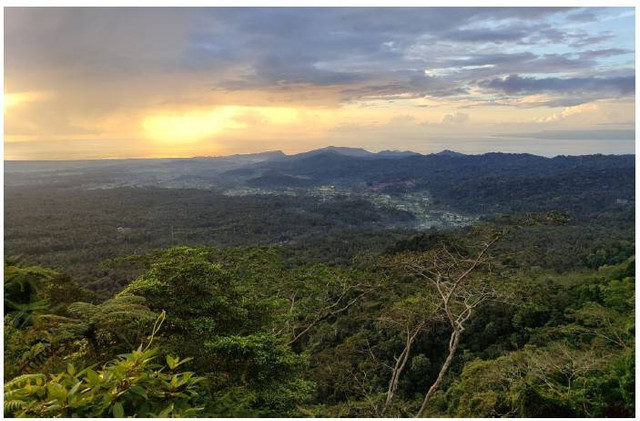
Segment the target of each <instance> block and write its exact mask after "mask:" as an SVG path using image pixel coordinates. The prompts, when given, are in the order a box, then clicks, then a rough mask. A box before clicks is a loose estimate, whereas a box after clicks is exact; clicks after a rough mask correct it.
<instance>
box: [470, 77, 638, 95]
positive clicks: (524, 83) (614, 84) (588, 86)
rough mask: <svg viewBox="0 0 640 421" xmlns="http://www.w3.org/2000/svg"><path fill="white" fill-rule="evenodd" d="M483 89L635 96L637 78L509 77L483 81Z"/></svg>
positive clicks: (509, 92) (507, 91)
mask: <svg viewBox="0 0 640 421" xmlns="http://www.w3.org/2000/svg"><path fill="white" fill-rule="evenodd" d="M479 85H480V86H481V87H483V88H487V89H493V90H497V91H502V92H504V93H507V94H527V95H529V94H535V93H542V92H585V91H587V92H609V93H612V94H622V95H627V94H633V93H634V92H635V77H634V76H624V77H610V78H607V77H575V78H557V77H549V78H539V79H538V78H534V77H523V76H519V75H509V76H507V77H504V78H498V79H492V80H487V81H482V82H480V83H479Z"/></svg>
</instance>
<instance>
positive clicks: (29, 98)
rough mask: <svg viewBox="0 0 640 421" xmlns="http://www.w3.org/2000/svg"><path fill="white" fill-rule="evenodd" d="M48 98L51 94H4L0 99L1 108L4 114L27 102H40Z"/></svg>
mask: <svg viewBox="0 0 640 421" xmlns="http://www.w3.org/2000/svg"><path fill="white" fill-rule="evenodd" d="M50 97H51V94H50V93H48V92H13V93H7V92H5V93H4V95H3V99H2V103H3V107H2V108H3V109H4V112H5V113H6V112H7V110H9V109H10V108H15V107H17V106H19V105H22V104H24V103H27V102H34V101H42V100H44V99H48V98H50Z"/></svg>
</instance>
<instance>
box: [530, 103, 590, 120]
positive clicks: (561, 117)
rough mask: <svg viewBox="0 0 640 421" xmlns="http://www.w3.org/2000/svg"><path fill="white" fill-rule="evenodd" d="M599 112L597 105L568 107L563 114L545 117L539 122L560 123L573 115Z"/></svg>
mask: <svg viewBox="0 0 640 421" xmlns="http://www.w3.org/2000/svg"><path fill="white" fill-rule="evenodd" d="M597 110H598V106H597V105H596V104H581V105H576V106H574V107H566V108H565V109H564V110H562V111H561V112H559V113H554V114H553V115H551V116H550V117H544V118H541V119H538V121H539V122H541V123H548V122H553V121H560V120H564V119H565V118H567V117H571V116H572V115H577V114H582V113H584V112H587V111H597Z"/></svg>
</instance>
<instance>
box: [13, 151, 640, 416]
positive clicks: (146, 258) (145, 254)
mask: <svg viewBox="0 0 640 421" xmlns="http://www.w3.org/2000/svg"><path fill="white" fill-rule="evenodd" d="M325 152H326V151H324V152H322V153H313V154H307V155H305V156H300V157H297V158H292V159H287V158H286V157H282V156H281V155H280V154H277V153H271V155H270V158H269V159H262V158H260V159H258V158H256V157H251V158H250V159H249V158H247V157H244V158H242V160H241V162H240V163H239V164H238V163H237V162H235V161H234V160H233V159H231V158H229V159H227V160H225V161H224V162H223V164H224V165H221V166H220V167H219V168H218V169H216V170H212V171H211V174H210V178H206V180H207V181H206V183H211V185H206V186H204V185H200V184H198V183H200V182H202V180H203V178H202V177H203V175H202V174H201V173H198V172H197V171H200V169H198V170H197V171H196V170H193V171H194V172H192V173H189V174H187V175H185V174H183V175H182V176H181V177H182V178H181V180H182V181H183V182H185V183H186V185H182V184H181V185H173V186H168V185H163V184H162V183H163V182H158V179H157V176H158V174H159V173H158V171H160V170H158V169H157V168H155V167H154V168H151V165H155V164H149V166H150V167H149V168H148V169H147V170H145V169H144V168H142V169H140V171H139V173H140V174H144V177H143V178H140V179H138V181H137V182H136V183H137V184H135V185H121V184H119V181H118V178H117V177H119V176H118V175H117V174H118V173H122V172H123V170H122V168H125V167H126V168H129V166H132V165H137V163H131V162H129V163H117V162H116V163H113V164H112V165H113V167H114V168H115V169H112V170H110V169H109V168H110V167H109V166H106V165H105V164H104V163H101V164H100V165H97V166H96V167H92V168H90V169H81V170H78V168H77V167H69V168H65V169H64V171H62V170H60V171H58V170H55V169H54V170H51V169H50V168H45V167H42V166H41V167H37V166H36V167H37V168H38V169H37V171H35V170H32V169H30V168H27V169H25V168H26V166H23V167H21V169H20V171H23V172H22V173H21V172H20V171H14V172H11V175H10V176H9V177H8V178H7V180H8V183H7V186H5V224H6V225H5V247H6V249H5V268H4V291H5V294H4V306H5V314H4V342H5V349H4V355H5V359H4V373H5V378H4V381H5V390H4V411H5V415H6V416H9V417H58V416H62V417H75V416H84V417H125V416H127V417H128V416H136V417H153V416H161V417H187V416H198V417H414V416H418V417H633V416H634V415H635V242H634V235H635V229H634V207H635V197H634V176H633V171H634V168H633V159H632V157H631V158H630V157H628V156H622V157H603V156H593V157H558V158H554V159H548V158H541V157H534V156H532V155H507V156H499V157H496V156H495V155H499V154H487V155H481V156H475V157H469V156H465V155H461V156H457V155H449V154H444V155H430V156H422V155H417V154H390V155H389V154H386V155H385V154H382V156H381V155H379V154H369V155H367V154H362V153H360V152H357V151H356V152H354V151H347V152H344V151H342V153H337V152H336V151H335V150H331V151H329V153H325ZM338 152H340V151H338ZM354 154H355V155H357V156H354ZM203 162H204V163H203ZM207 162H208V161H207V160H206V159H199V160H196V161H195V163H196V165H195V167H197V168H199V166H201V167H202V168H205V167H206V163H207ZM401 162H402V164H400V163H401ZM314 163H317V165H316V164H314ZM345 163H346V164H345ZM174 164H175V163H173V164H172V163H171V162H169V163H163V164H162V165H159V166H158V168H160V167H164V166H167V165H168V166H171V165H174ZM34 165H35V164H34ZM74 165H80V164H74ZM109 165H111V164H109ZM118 165H120V167H118ZM175 165H183V162H179V163H178V164H175ZM334 165H335V166H334ZM9 169H10V170H11V171H13V170H12V167H11V166H9ZM27 170H28V171H27ZM347 170H348V171H347ZM50 171H53V173H55V175H54V176H52V174H53V173H51V172H50ZM56 171H57V172H56ZM109 171H112V172H111V173H109ZM163 171H164V170H163ZM190 171H191V170H190ZM125 172H126V171H125ZM20 174H22V175H23V176H24V177H22V178H21V175H20ZM92 174H93V175H92ZM100 174H102V176H99V175H100ZM109 174H111V175H109ZM163 174H164V173H163ZM110 177H111V178H110ZM114 177H115V178H114ZM154 177H156V178H154ZM163 177H164V175H163ZM143 179H144V180H147V181H141V180H143ZM194 179H197V180H198V182H197V184H198V185H193V183H194V181H193V180H194ZM21 180H22V181H21ZM96 180H98V181H96ZM114 180H115V181H114ZM149 180H150V181H149ZM163 180H164V183H175V182H176V180H173V179H172V180H167V179H163ZM185 180H187V181H185ZM147 182H148V183H149V184H147ZM96 183H98V184H96ZM100 183H104V184H103V185H100ZM189 183H192V184H189ZM283 183H284V184H288V183H291V184H292V185H285V186H283V185H282V184H283ZM274 184H277V185H274ZM326 185H331V188H334V187H335V188H339V187H341V186H342V188H343V190H339V191H338V193H336V194H332V195H330V196H329V197H326V196H324V195H320V196H319V195H317V194H316V190H314V189H315V188H316V187H318V186H320V187H323V186H326ZM158 186H160V187H158ZM240 188H250V189H256V188H258V189H263V191H260V192H258V193H256V192H255V190H249V191H250V192H251V193H250V194H243V195H230V194H228V192H229V190H230V189H235V190H233V191H237V190H238V189H240ZM267 189H268V190H267ZM381 190H382V191H383V193H384V194H385V195H388V198H390V199H388V202H384V203H391V205H380V202H375V200H378V199H379V198H380V197H382V196H379V195H380V194H382V193H380V191H381ZM323 191H324V190H323ZM374 193H375V195H374ZM422 194H424V197H427V195H428V201H425V202H420V203H428V205H425V206H431V207H433V209H435V210H437V211H442V210H443V209H444V210H446V211H447V212H451V213H453V214H455V215H463V216H465V217H467V219H464V221H465V222H464V223H451V224H449V225H442V224H441V225H434V226H433V227H431V228H430V229H424V228H420V227H419V225H418V224H417V221H418V222H419V220H420V218H423V217H422V216H419V215H416V214H415V212H413V211H412V210H411V209H413V208H410V207H407V206H405V205H404V203H405V202H404V201H400V199H402V200H406V197H415V196H416V195H417V196H420V195H422ZM372 197H373V199H371V198H372ZM384 197H385V200H387V196H384ZM398 198H400V199H398ZM396 199H397V200H398V201H395V202H394V200H396ZM425 200H426V199H425ZM396 203H400V205H396Z"/></svg>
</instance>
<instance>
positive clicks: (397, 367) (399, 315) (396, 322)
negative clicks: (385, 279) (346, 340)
mask: <svg viewBox="0 0 640 421" xmlns="http://www.w3.org/2000/svg"><path fill="white" fill-rule="evenodd" d="M437 310H438V306H437V302H435V301H434V300H433V299H432V297H431V296H430V295H427V296H413V297H409V298H407V299H404V300H402V301H400V302H398V303H395V304H394V305H393V306H391V308H390V309H389V310H387V311H385V312H384V313H383V314H382V315H381V316H380V319H379V322H380V326H381V327H382V328H385V329H392V330H393V331H399V332H400V334H401V336H402V338H403V342H404V347H403V348H402V351H401V352H400V355H398V356H395V355H394V365H393V366H387V367H388V368H389V369H391V378H390V379H389V385H388V387H387V393H386V399H385V402H384V405H383V406H382V410H381V411H380V415H384V414H385V413H386V412H387V411H388V410H389V409H390V408H391V406H392V405H393V402H394V400H395V397H396V392H397V390H398V383H399V381H400V375H401V374H402V372H403V371H404V369H405V367H406V365H407V362H408V361H409V357H410V355H411V349H412V347H413V344H414V342H415V340H416V338H417V337H418V336H419V335H420V333H422V332H423V331H424V330H425V329H426V328H427V327H428V326H429V324H430V322H433V321H435V320H436V318H437ZM385 365H386V364H385Z"/></svg>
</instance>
